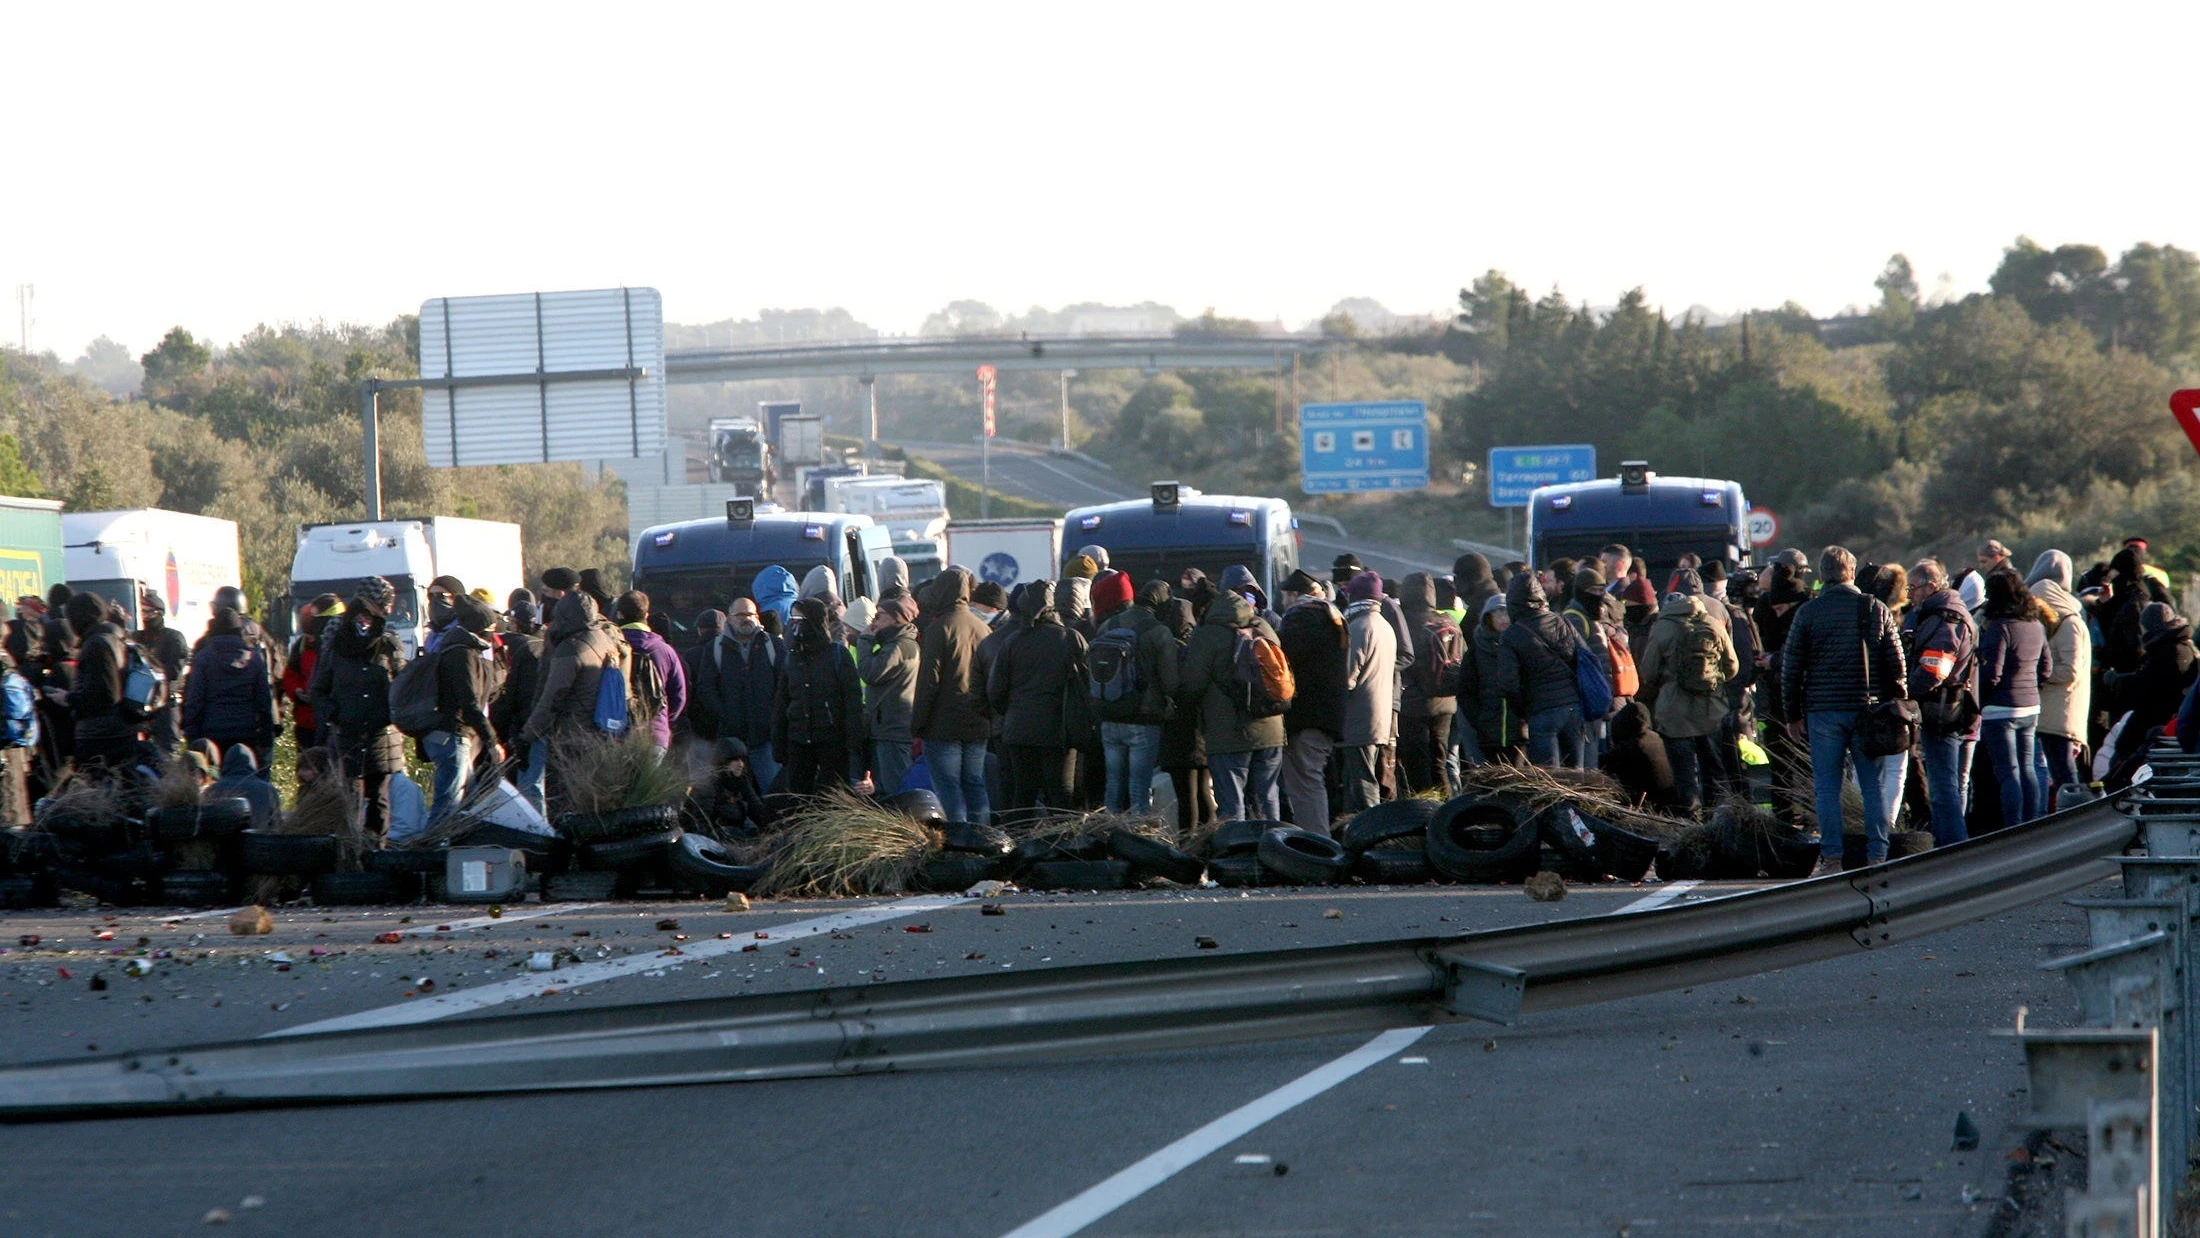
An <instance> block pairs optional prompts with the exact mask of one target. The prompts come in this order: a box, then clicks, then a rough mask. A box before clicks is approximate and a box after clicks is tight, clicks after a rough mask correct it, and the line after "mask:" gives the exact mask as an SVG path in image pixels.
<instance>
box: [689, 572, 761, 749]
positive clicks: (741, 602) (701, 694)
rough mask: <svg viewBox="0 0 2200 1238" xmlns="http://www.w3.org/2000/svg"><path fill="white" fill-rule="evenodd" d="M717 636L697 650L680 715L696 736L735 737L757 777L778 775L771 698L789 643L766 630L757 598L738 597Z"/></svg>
mask: <svg viewBox="0 0 2200 1238" xmlns="http://www.w3.org/2000/svg"><path fill="white" fill-rule="evenodd" d="M730 611H731V613H729V614H728V615H727V616H726V626H725V629H724V630H723V631H721V632H720V633H719V634H718V639H717V640H715V641H713V642H711V644H710V645H709V647H708V648H705V649H703V650H701V651H700V652H699V653H697V654H696V658H695V673H694V675H693V676H692V677H690V678H689V680H688V707H687V713H686V714H684V715H683V717H685V718H686V719H687V722H688V726H689V728H690V729H691V730H693V731H694V733H695V737H696V738H697V739H703V740H709V741H711V742H712V743H716V742H717V741H719V740H721V739H738V740H740V741H741V742H742V744H743V745H744V746H746V748H747V749H748V762H749V768H750V769H752V770H754V771H755V772H756V779H757V783H758V784H759V785H761V786H764V787H767V788H768V787H770V786H771V785H772V784H773V783H774V782H776V781H778V778H779V766H780V761H781V759H782V758H784V756H785V755H786V754H785V751H784V750H781V749H774V748H773V747H772V718H773V713H772V703H773V702H774V701H775V700H777V699H778V696H779V681H780V680H781V678H783V677H784V676H785V674H786V669H787V643H786V641H784V640H782V639H781V638H779V637H777V636H774V635H772V634H771V633H770V632H767V631H765V630H764V626H763V620H762V619H761V618H760V617H759V615H758V612H757V608H756V602H755V600H754V599H752V598H736V599H734V602H733V605H732V607H731V608H730Z"/></svg>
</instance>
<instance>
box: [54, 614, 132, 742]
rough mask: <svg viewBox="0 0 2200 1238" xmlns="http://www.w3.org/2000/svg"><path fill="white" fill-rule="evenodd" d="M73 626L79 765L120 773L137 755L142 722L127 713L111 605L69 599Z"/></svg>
mask: <svg viewBox="0 0 2200 1238" xmlns="http://www.w3.org/2000/svg"><path fill="white" fill-rule="evenodd" d="M67 613H68V620H69V627H70V628H71V629H72V630H74V631H75V632H76V674H75V677H74V679H73V680H72V682H71V683H70V686H69V711H70V713H71V714H72V715H73V716H74V717H75V719H76V760H77V764H79V765H84V764H87V763H89V762H92V761H101V762H104V763H106V764H107V765H109V766H111V767H113V768H116V769H121V768H123V767H125V766H127V765H129V764H130V762H131V761H132V760H133V759H134V758H135V757H136V755H137V742H138V723H137V720H136V719H135V718H132V717H130V716H129V715H127V714H126V713H125V712H124V711H123V706H122V677H123V641H124V639H125V638H124V635H123V631H122V629H121V628H120V627H118V626H116V625H115V624H113V623H111V622H109V621H108V617H107V600H106V599H105V598H102V597H100V596H99V595H98V594H96V593H78V594H73V595H71V597H70V598H69V602H68V607H67Z"/></svg>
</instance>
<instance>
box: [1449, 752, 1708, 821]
mask: <svg viewBox="0 0 2200 1238" xmlns="http://www.w3.org/2000/svg"><path fill="white" fill-rule="evenodd" d="M1459 781H1460V783H1461V784H1462V785H1463V786H1464V787H1465V788H1466V793H1467V794H1469V795H1503V796H1509V797H1511V798H1513V799H1515V800H1518V801H1520V802H1522V803H1524V804H1526V805H1527V806H1528V807H1529V808H1530V809H1531V810H1532V811H1535V812H1541V811H1543V810H1544V809H1546V808H1551V807H1555V806H1557V805H1561V804H1563V805H1565V806H1566V807H1568V808H1572V809H1573V810H1575V811H1576V812H1582V813H1587V814H1588V815H1590V816H1592V817H1596V818H1598V819H1600V820H1603V821H1608V822H1610V823H1612V824H1613V825H1616V826H1618V827H1620V828H1621V829H1623V830H1628V831H1630V832H1632V833H1636V834H1641V835H1643V836H1644V837H1647V838H1672V837H1673V836H1674V835H1676V834H1678V833H1680V832H1681V831H1682V830H1685V829H1687V828H1688V827H1689V825H1690V824H1691V823H1690V822H1688V821H1685V820H1682V819H1680V818H1678V817H1668V816H1664V815H1662V814H1659V813H1653V812H1645V811H1643V810H1642V809H1640V808H1637V807H1636V806H1635V802H1634V797H1632V796H1630V795H1629V794H1628V793H1627V789H1626V788H1625V787H1622V786H1621V785H1620V784H1619V783H1618V782H1617V781H1616V780H1614V779H1613V778H1612V777H1610V776H1609V775H1607V774H1605V773H1603V772H1601V771H1599V770H1579V769H1563V770H1562V769H1545V768H1544V767H1542V766H1540V765H1511V764H1506V763H1503V762H1495V763H1491V764H1488V765H1475V766H1470V767H1468V768H1466V769H1463V770H1461V771H1459Z"/></svg>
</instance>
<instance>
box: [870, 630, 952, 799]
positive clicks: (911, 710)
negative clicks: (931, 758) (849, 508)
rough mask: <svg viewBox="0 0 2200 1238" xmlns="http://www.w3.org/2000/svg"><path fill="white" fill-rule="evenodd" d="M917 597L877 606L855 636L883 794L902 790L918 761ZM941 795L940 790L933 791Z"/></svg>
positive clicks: (872, 753)
mask: <svg viewBox="0 0 2200 1238" xmlns="http://www.w3.org/2000/svg"><path fill="white" fill-rule="evenodd" d="M922 657H923V651H922V648H921V646H920V645H919V643H918V637H917V599H916V597H915V595H913V594H911V593H910V592H909V590H908V589H907V587H904V588H902V589H901V591H900V592H898V593H895V594H894V595H892V596H891V597H887V598H885V599H883V600H881V601H880V602H879V603H878V611H877V613H876V614H874V615H872V616H871V622H870V624H869V625H868V626H867V627H866V628H865V629H864V630H863V631H862V632H861V633H860V634H858V635H857V637H856V677H857V678H858V679H861V680H862V681H863V729H864V733H865V734H867V735H868V736H869V737H870V743H871V749H870V752H869V754H868V755H869V757H870V762H871V778H872V780H873V781H874V782H876V783H877V784H878V789H879V790H880V791H881V792H882V793H887V794H891V793H892V792H894V791H897V790H899V789H900V788H901V780H902V779H903V778H904V777H905V776H907V775H908V773H909V766H910V765H911V763H912V762H913V760H914V758H913V757H912V755H911V749H912V747H913V746H914V738H915V737H914V736H913V735H912V734H911V732H910V719H911V718H912V717H913V716H914V714H915V712H916V704H917V666H918V662H919V660H920V659H921V658H922ZM934 794H938V792H936V791H935V792H934Z"/></svg>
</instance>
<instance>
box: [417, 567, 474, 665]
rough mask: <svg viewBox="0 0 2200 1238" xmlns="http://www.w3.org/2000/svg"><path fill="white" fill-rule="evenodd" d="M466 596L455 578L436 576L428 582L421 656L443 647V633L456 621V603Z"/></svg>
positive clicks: (464, 590) (463, 586)
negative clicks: (426, 628)
mask: <svg viewBox="0 0 2200 1238" xmlns="http://www.w3.org/2000/svg"><path fill="white" fill-rule="evenodd" d="M466 596H467V593H466V585H465V583H464V582H462V581H461V580H459V578H458V577H456V576H438V577H436V578H435V579H434V580H431V581H429V582H428V639H427V640H426V641H425V642H423V643H422V644H421V646H420V652H421V653H422V654H424V655H425V654H431V653H434V652H435V651H436V650H438V649H440V648H442V647H443V646H442V641H443V631H444V629H446V628H448V627H450V626H451V624H452V623H453V622H455V621H456V620H457V619H458V603H459V601H460V600H461V599H463V598H465V597H466Z"/></svg>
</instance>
